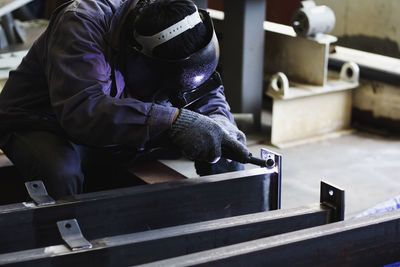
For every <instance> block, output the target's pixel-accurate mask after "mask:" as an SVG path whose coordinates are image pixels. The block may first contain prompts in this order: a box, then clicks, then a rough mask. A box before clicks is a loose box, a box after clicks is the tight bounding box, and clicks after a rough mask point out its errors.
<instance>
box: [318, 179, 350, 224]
mask: <svg viewBox="0 0 400 267" xmlns="http://www.w3.org/2000/svg"><path fill="white" fill-rule="evenodd" d="M344 193H345V192H344V190H343V189H340V188H338V187H335V186H333V185H330V184H327V183H325V182H323V181H321V192H320V203H321V205H323V206H326V207H328V208H330V209H331V215H330V216H329V219H328V222H329V223H332V222H338V221H343V220H344V206H345V205H344V201H345V194H344Z"/></svg>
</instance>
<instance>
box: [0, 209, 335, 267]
mask: <svg viewBox="0 0 400 267" xmlns="http://www.w3.org/2000/svg"><path fill="white" fill-rule="evenodd" d="M330 210H331V208H329V207H327V206H324V205H320V204H317V205H313V206H309V207H301V208H296V209H288V210H279V211H271V212H261V213H254V214H250V215H242V216H236V217H231V218H225V219H219V220H213V221H207V222H201V223H195V224H187V225H182V226H175V227H169V228H163V229H159V230H152V231H145V232H140V233H134V234H127V235H120V236H115V237H107V238H101V239H96V240H91V241H90V243H91V244H92V246H93V247H92V249H89V250H85V251H74V250H68V247H67V246H64V245H57V246H51V247H46V248H39V249H32V250H26V251H19V252H14V253H8V254H3V255H0V265H7V264H9V265H10V266H13V265H26V266H47V265H51V264H56V265H57V266H73V265H80V266H82V265H85V266H104V264H105V262H106V263H107V265H109V266H128V265H137V264H143V263H148V262H152V261H156V260H161V259H167V258H171V257H177V256H180V255H185V254H189V253H194V252H199V251H204V250H207V249H213V248H217V247H223V246H227V245H232V244H237V243H240V242H245V241H249V240H254V239H258V238H262V237H267V236H273V235H277V234H281V233H286V232H291V231H296V230H299V229H305V228H309V227H313V226H318V225H323V224H326V223H327V222H328V218H329V216H330V215H329V214H330V213H331V211H330Z"/></svg>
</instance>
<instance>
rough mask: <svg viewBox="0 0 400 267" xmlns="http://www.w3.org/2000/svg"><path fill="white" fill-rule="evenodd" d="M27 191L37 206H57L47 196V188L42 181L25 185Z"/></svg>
mask: <svg viewBox="0 0 400 267" xmlns="http://www.w3.org/2000/svg"><path fill="white" fill-rule="evenodd" d="M25 187H26V190H28V194H29V196H30V197H31V198H32V200H33V201H34V202H35V203H36V205H37V206H39V207H40V206H46V205H51V204H55V203H56V201H55V200H54V199H53V198H52V197H51V196H49V195H48V194H47V190H46V187H45V186H44V184H43V182H42V181H40V180H37V181H30V182H26V183H25Z"/></svg>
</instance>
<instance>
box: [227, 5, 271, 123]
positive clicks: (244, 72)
mask: <svg viewBox="0 0 400 267" xmlns="http://www.w3.org/2000/svg"><path fill="white" fill-rule="evenodd" d="M265 2H266V1H265V0H235V1H225V2H224V10H225V18H224V21H223V42H224V49H223V51H221V55H222V65H223V72H222V76H223V78H224V85H225V93H226V97H227V100H228V102H229V104H230V105H231V107H232V111H233V112H235V113H252V114H253V116H254V122H255V125H256V126H257V127H258V126H260V117H261V103H262V94H263V93H262V91H263V90H262V84H263V62H264V60H263V59H264V28H263V23H264V20H265V10H266V3H265Z"/></svg>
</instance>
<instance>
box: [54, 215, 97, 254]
mask: <svg viewBox="0 0 400 267" xmlns="http://www.w3.org/2000/svg"><path fill="white" fill-rule="evenodd" d="M57 227H58V231H59V232H60V235H61V237H62V239H63V240H64V241H65V243H67V245H68V246H69V248H70V249H71V250H73V251H75V250H81V249H89V248H92V244H91V243H90V242H89V241H87V239H86V238H85V237H84V236H83V234H82V232H81V228H80V227H79V224H78V221H77V220H76V219H71V220H64V221H58V222H57Z"/></svg>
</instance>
